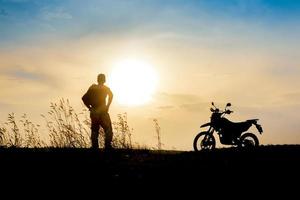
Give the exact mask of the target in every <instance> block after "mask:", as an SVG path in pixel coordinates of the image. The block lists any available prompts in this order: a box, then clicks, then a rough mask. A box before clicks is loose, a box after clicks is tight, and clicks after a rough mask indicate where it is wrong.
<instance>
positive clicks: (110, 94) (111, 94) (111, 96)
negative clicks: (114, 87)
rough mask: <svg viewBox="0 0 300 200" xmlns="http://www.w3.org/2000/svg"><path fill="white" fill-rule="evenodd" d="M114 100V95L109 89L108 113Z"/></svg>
mask: <svg viewBox="0 0 300 200" xmlns="http://www.w3.org/2000/svg"><path fill="white" fill-rule="evenodd" d="M113 98H114V95H113V93H112V92H111V90H110V89H108V101H107V105H106V108H107V112H108V110H109V107H110V104H111V102H112V100H113Z"/></svg>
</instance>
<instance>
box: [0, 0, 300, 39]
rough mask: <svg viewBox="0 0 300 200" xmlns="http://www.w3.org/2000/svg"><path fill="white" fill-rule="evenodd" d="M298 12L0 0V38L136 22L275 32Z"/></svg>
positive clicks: (230, 5)
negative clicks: (250, 27)
mask: <svg viewBox="0 0 300 200" xmlns="http://www.w3.org/2000/svg"><path fill="white" fill-rule="evenodd" d="M299 11H300V2H299V1H292V0H285V1H284V0H226V1H221V0H209V1H208V0H200V1H199V0H191V1H182V0H164V1H159V0H141V1H139V0H128V1H123V0H122V1H121V0H115V1H101V0H100V1H95V0H89V1H79V0H75V1H74V0H73V1H56V0H53V1H47V0H42V1H34V0H33V1H30V0H1V1H0V26H1V29H0V42H1V43H6V44H15V43H18V42H24V41H28V40H32V39H34V40H36V39H37V38H46V39H51V38H57V37H62V38H63V37H75V38H76V37H80V36H82V35H84V34H91V33H96V34H101V33H104V34H105V33H106V34H116V33H118V34H127V33H131V32H132V31H136V30H137V29H138V28H139V27H146V28H147V29H148V31H150V32H151V31H157V29H163V28H164V29H170V30H178V29H179V30H182V29H187V30H186V31H188V32H193V31H194V29H196V30H197V27H194V26H193V24H192V22H195V21H196V22H197V21H198V22H208V23H209V24H211V25H212V26H214V25H216V26H217V25H218V24H219V23H220V22H221V23H222V22H224V23H225V22H231V23H233V22H243V23H249V24H252V23H254V24H255V23H258V24H260V25H261V26H263V27H264V28H266V29H270V30H273V31H276V30H277V29H284V28H286V27H290V26H296V25H297V24H298V23H299V22H300V18H299V15H300V12H299Z"/></svg>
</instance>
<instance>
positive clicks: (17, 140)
mask: <svg viewBox="0 0 300 200" xmlns="http://www.w3.org/2000/svg"><path fill="white" fill-rule="evenodd" d="M19 122H20V123H21V125H20V123H17V120H16V118H15V114H14V113H11V114H8V118H7V122H5V123H4V125H3V126H2V127H1V128H0V145H1V146H7V147H43V146H45V142H43V141H42V140H41V139H40V137H39V132H38V128H37V127H39V125H35V124H33V123H32V122H31V121H29V120H28V119H27V116H26V115H25V114H24V115H23V116H22V117H21V120H20V121H19Z"/></svg>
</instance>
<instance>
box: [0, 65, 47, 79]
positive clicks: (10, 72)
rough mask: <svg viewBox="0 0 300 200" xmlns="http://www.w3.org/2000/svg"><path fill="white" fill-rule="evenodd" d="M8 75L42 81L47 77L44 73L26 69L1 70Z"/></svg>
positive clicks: (14, 77)
mask: <svg viewBox="0 0 300 200" xmlns="http://www.w3.org/2000/svg"><path fill="white" fill-rule="evenodd" d="M1 72H4V74H5V75H6V76H7V77H10V78H11V79H16V80H32V81H40V80H43V79H44V78H45V77H44V75H42V74H39V73H36V72H30V71H26V70H24V69H20V68H19V67H17V68H9V69H6V70H1Z"/></svg>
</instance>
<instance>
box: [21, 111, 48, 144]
mask: <svg viewBox="0 0 300 200" xmlns="http://www.w3.org/2000/svg"><path fill="white" fill-rule="evenodd" d="M21 118H22V119H21V120H20V122H21V123H22V125H23V130H24V133H25V138H24V140H23V141H24V146H25V147H29V148H30V147H31V148H36V147H44V146H46V143H45V142H44V141H42V140H41V139H40V136H39V130H38V127H40V125H38V124H37V125H35V124H33V123H32V122H31V121H29V120H28V118H27V115H26V114H24V115H23V116H22V117H21Z"/></svg>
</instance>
